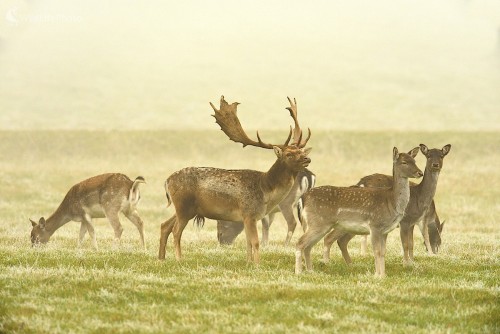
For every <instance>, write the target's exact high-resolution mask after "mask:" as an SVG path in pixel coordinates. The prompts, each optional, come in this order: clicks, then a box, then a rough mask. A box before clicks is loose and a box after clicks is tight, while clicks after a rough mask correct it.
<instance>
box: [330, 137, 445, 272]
mask: <svg viewBox="0 0 500 334" xmlns="http://www.w3.org/2000/svg"><path fill="white" fill-rule="evenodd" d="M420 150H421V152H422V154H423V155H424V156H425V157H426V165H425V171H424V177H423V178H422V181H421V182H420V183H419V184H415V183H413V182H411V183H410V201H409V203H408V206H407V207H406V210H405V214H404V217H403V219H402V220H401V222H400V223H399V225H400V235H401V243H402V245H403V264H404V265H411V264H412V263H413V229H414V227H415V224H417V223H418V222H419V221H421V222H422V224H421V226H422V227H421V230H422V235H423V236H424V244H425V246H426V248H427V251H428V253H429V254H431V251H432V252H434V253H437V251H438V249H439V246H440V245H441V232H442V231H443V224H444V223H443V224H441V223H440V221H439V217H438V216H437V213H436V207H435V204H434V194H435V193H436V187H437V182H438V177H439V173H440V171H441V169H442V167H443V160H444V157H445V156H446V155H447V154H448V153H449V152H450V150H451V145H449V144H448V145H445V146H444V147H443V148H442V149H438V148H433V149H429V148H427V146H426V145H424V144H420ZM392 182H393V178H392V177H391V176H389V175H384V174H373V175H369V176H365V177H363V178H362V179H361V180H360V181H359V182H358V184H357V185H358V186H359V187H379V188H380V187H387V186H389V187H390V186H391V185H392ZM353 237H354V235H353V234H350V233H347V232H345V231H341V230H333V231H332V232H330V233H329V234H328V235H327V236H326V237H325V240H324V252H323V258H324V260H325V262H328V260H329V258H330V248H331V246H332V244H333V242H334V241H335V240H338V241H337V243H338V245H339V247H340V250H341V252H342V256H343V257H344V260H345V261H346V262H347V263H351V258H350V256H349V252H348V250H347V244H348V243H349V241H350V240H351V239H352V238H353Z"/></svg>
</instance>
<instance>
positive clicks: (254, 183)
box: [159, 96, 311, 264]
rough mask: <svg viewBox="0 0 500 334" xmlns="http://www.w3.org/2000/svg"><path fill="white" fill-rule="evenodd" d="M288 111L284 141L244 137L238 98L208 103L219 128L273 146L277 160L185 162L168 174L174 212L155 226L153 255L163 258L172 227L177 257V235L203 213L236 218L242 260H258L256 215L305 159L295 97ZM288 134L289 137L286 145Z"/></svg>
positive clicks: (243, 139)
mask: <svg viewBox="0 0 500 334" xmlns="http://www.w3.org/2000/svg"><path fill="white" fill-rule="evenodd" d="M288 101H289V102H290V107H289V108H287V109H288V110H289V111H290V116H291V117H292V118H293V120H294V122H295V129H294V130H293V131H292V128H290V134H289V135H288V138H287V140H286V141H285V144H284V145H275V144H267V143H264V142H262V140H261V139H260V136H259V133H258V132H257V139H258V141H254V140H252V139H250V138H249V137H248V136H247V134H246V133H245V131H244V130H243V128H242V126H241V124H240V121H239V119H238V117H237V114H236V111H237V106H238V104H239V103H238V102H234V103H232V104H228V103H227V102H226V101H225V100H224V96H222V97H221V99H220V109H219V110H217V108H215V106H214V105H213V104H212V103H210V105H211V106H212V109H213V110H214V111H215V115H213V116H214V117H215V119H216V123H217V124H219V125H220V127H221V129H222V131H223V132H224V133H225V134H226V135H227V136H228V137H229V139H231V140H232V141H235V142H237V143H241V144H243V147H245V146H247V145H250V146H256V147H260V148H265V149H274V153H275V154H276V157H277V160H276V162H275V163H274V164H273V165H272V167H271V168H270V169H269V170H268V171H267V172H258V171H254V170H225V169H218V168H201V167H188V168H184V169H181V170H180V171H177V172H175V173H173V174H172V175H170V176H169V177H168V179H167V181H166V182H165V188H166V189H165V190H166V196H167V201H168V205H170V204H171V203H173V204H174V207H175V215H174V216H173V217H172V218H170V219H169V220H167V221H166V222H164V223H163V224H162V226H161V237H160V250H159V258H160V259H164V258H165V246H166V243H167V239H168V236H169V234H170V233H171V232H172V230H173V235H174V244H175V256H176V258H177V260H180V258H181V246H180V241H181V236H182V231H183V230H184V228H185V226H186V224H187V223H188V221H189V220H190V219H192V218H195V217H196V219H198V220H200V219H204V217H207V218H210V219H215V220H228V221H242V222H243V224H244V228H245V234H246V238H247V260H248V261H252V260H253V261H254V262H255V263H256V264H258V262H259V238H258V235H257V225H256V223H257V220H260V219H262V218H263V217H264V216H266V215H268V214H269V212H271V211H272V210H273V209H274V208H275V207H276V206H277V205H278V204H279V203H280V202H281V201H282V200H283V198H285V197H286V196H287V195H288V193H289V192H290V189H291V188H292V187H293V184H294V181H295V178H296V177H297V173H298V172H300V171H302V170H304V168H306V167H307V166H308V165H309V163H310V162H311V159H309V158H308V156H307V155H308V154H309V152H310V150H311V149H310V148H304V147H305V146H306V144H307V141H308V140H309V138H310V136H311V131H310V130H309V135H308V136H307V138H306V139H305V140H303V138H302V130H301V129H300V127H299V123H298V120H297V103H296V101H295V100H294V102H292V100H290V98H288ZM292 133H293V135H294V140H293V142H292V143H291V144H290V145H289V143H290V139H291V137H292Z"/></svg>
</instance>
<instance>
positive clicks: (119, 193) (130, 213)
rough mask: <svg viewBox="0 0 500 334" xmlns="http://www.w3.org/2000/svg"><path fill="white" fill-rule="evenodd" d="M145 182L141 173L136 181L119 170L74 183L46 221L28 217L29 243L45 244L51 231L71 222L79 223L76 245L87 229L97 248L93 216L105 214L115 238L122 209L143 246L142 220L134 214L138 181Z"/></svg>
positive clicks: (138, 193)
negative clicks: (136, 230)
mask: <svg viewBox="0 0 500 334" xmlns="http://www.w3.org/2000/svg"><path fill="white" fill-rule="evenodd" d="M141 183H146V181H145V180H144V178H143V177H142V176H138V177H137V178H136V179H135V181H132V180H130V179H129V178H128V177H127V176H126V175H123V174H119V173H109V174H102V175H97V176H94V177H91V178H89V179H87V180H84V181H82V182H80V183H77V184H75V185H74V186H73V187H71V189H70V190H69V191H68V193H67V194H66V196H65V197H64V199H63V201H62V202H61V204H59V207H58V208H57V210H56V211H55V212H54V213H53V214H52V215H51V216H50V217H49V218H47V220H45V218H43V217H42V218H40V220H39V222H38V224H37V223H36V222H34V221H33V220H31V219H30V221H31V225H32V226H33V229H32V230H31V243H32V245H35V244H39V243H42V244H45V243H47V242H48V241H49V239H50V237H51V236H52V234H54V232H55V231H56V230H57V229H58V228H60V227H61V226H63V225H64V224H66V223H68V222H70V221H76V222H81V225H80V237H79V239H78V244H79V245H81V244H82V241H83V238H84V237H85V233H87V231H88V232H89V235H90V237H91V238H92V245H93V246H94V248H95V249H97V241H96V236H95V232H94V226H93V225H92V218H104V217H107V218H108V220H109V222H110V223H111V226H112V227H113V229H114V231H115V239H116V240H117V241H119V240H120V238H121V235H122V232H123V228H122V225H121V224H120V220H119V218H118V214H119V213H120V212H121V213H123V214H124V215H125V217H127V218H128V220H130V221H131V222H132V224H134V225H135V226H136V227H137V229H138V230H139V235H140V238H141V244H142V247H145V244H144V223H143V222H142V219H141V217H139V214H138V213H137V208H136V207H137V203H139V200H140V198H141V195H140V192H139V184H141Z"/></svg>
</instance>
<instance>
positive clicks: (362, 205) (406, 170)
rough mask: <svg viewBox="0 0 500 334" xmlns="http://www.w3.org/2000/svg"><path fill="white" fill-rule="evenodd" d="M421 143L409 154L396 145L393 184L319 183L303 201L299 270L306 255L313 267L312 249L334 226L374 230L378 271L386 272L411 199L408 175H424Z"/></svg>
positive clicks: (356, 231)
mask: <svg viewBox="0 0 500 334" xmlns="http://www.w3.org/2000/svg"><path fill="white" fill-rule="evenodd" d="M418 149H419V148H418V147H416V148H414V149H413V150H411V151H410V152H409V153H408V154H406V153H399V152H398V149H397V148H396V147H394V149H393V177H394V184H393V186H392V187H391V188H354V187H332V186H322V187H316V188H313V189H311V190H310V191H308V192H307V193H305V194H304V196H302V198H301V200H300V201H299V211H300V218H301V220H302V221H303V223H302V224H306V226H307V229H306V232H305V233H304V235H303V236H302V237H300V239H299V241H298V243H297V250H296V252H295V273H297V274H299V273H301V272H302V256H304V258H305V262H306V268H307V269H308V270H311V269H312V262H311V249H312V247H313V246H314V244H316V243H317V242H318V241H319V240H320V239H321V238H323V237H324V236H325V235H326V234H327V233H328V232H329V231H330V230H331V229H335V230H338V231H344V232H345V233H351V234H369V233H370V234H371V238H372V247H373V253H374V255H375V275H377V276H379V277H383V276H385V251H386V240H387V235H388V233H389V232H390V231H392V230H393V229H395V228H396V226H397V225H398V224H399V222H400V220H401V219H402V218H403V215H404V212H405V209H406V206H407V205H408V202H409V200H410V184H409V181H408V178H417V177H421V176H422V171H421V170H420V169H419V168H418V167H417V165H416V164H415V159H414V157H415V156H416V155H417V153H418Z"/></svg>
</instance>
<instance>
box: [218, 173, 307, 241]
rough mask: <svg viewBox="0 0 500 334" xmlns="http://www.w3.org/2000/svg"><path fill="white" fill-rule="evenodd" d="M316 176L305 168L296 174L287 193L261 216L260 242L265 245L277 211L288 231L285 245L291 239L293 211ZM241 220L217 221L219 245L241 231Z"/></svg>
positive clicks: (231, 239) (293, 228) (295, 223)
mask: <svg viewBox="0 0 500 334" xmlns="http://www.w3.org/2000/svg"><path fill="white" fill-rule="evenodd" d="M315 180H316V176H315V175H314V173H313V172H311V171H310V170H308V169H305V170H303V171H301V172H299V173H298V174H297V177H296V178H295V183H294V184H293V187H292V189H291V190H290V192H289V193H288V195H287V196H286V197H285V198H284V199H283V200H282V201H281V202H280V203H279V204H278V206H277V207H275V208H274V210H273V211H271V212H270V213H269V214H268V215H267V216H265V217H264V218H262V241H261V244H262V245H263V246H266V245H267V243H268V240H269V227H270V226H271V224H272V222H273V221H274V216H275V215H276V213H277V212H281V213H282V214H283V217H285V220H286V223H287V225H288V233H287V235H286V239H285V246H288V244H289V243H290V239H292V235H293V232H294V231H295V227H296V226H297V221H296V220H295V216H294V214H293V212H294V211H295V209H296V207H297V203H298V201H299V198H300V197H301V196H302V195H303V194H304V193H305V192H306V191H308V190H309V189H311V188H312V187H314V183H315ZM243 228H244V227H243V223H242V222H232V221H226V220H218V221H217V239H218V240H219V243H220V244H221V245H230V244H232V243H233V241H234V239H236V237H237V236H238V235H239V234H240V233H241V231H243Z"/></svg>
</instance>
